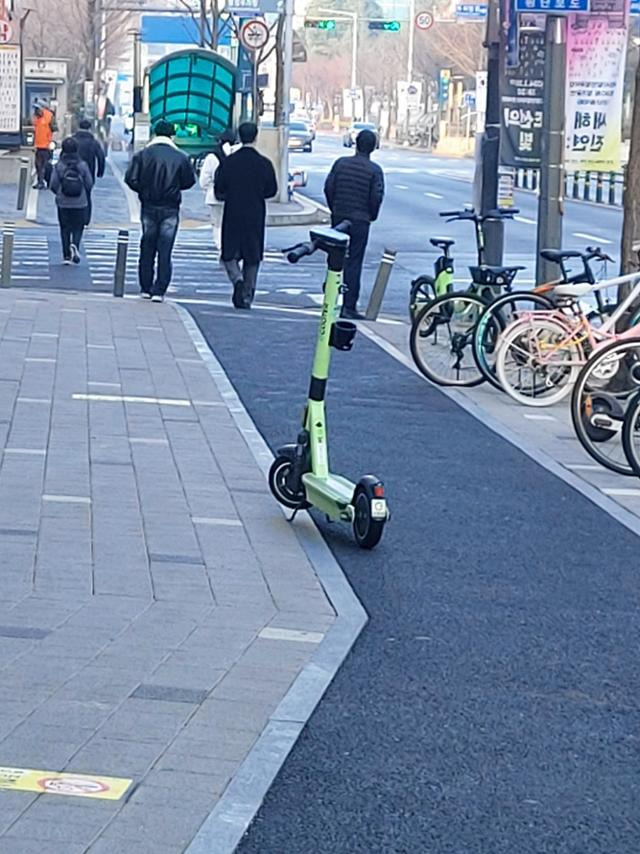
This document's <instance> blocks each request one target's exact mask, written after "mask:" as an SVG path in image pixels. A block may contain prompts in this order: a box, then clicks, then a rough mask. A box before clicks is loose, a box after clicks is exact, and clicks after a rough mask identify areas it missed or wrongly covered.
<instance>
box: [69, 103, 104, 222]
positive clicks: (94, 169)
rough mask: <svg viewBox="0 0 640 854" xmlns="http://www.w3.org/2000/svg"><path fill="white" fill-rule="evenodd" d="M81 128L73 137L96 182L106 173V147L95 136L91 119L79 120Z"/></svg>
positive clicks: (88, 217) (88, 209)
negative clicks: (92, 131)
mask: <svg viewBox="0 0 640 854" xmlns="http://www.w3.org/2000/svg"><path fill="white" fill-rule="evenodd" d="M78 127H79V130H77V131H76V132H75V133H74V135H73V139H75V141H76V142H77V143H78V154H79V155H80V159H81V160H84V162H85V163H86V164H87V166H88V167H89V174H90V175H91V178H92V180H93V183H94V184H95V182H96V176H97V177H98V178H102V176H103V175H104V166H105V157H104V149H103V147H102V146H101V145H100V143H99V142H98V140H97V139H96V138H95V136H94V135H93V134H92V133H91V122H90V121H89V119H82V120H81V121H80V122H78ZM91 211H92V205H91V193H89V198H88V204H87V221H86V222H85V225H89V223H90V222H91Z"/></svg>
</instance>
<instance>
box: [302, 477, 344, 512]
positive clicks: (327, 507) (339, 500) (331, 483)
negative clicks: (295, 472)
mask: <svg viewBox="0 0 640 854" xmlns="http://www.w3.org/2000/svg"><path fill="white" fill-rule="evenodd" d="M302 482H303V484H304V491H305V495H306V499H307V501H308V502H309V503H310V504H313V506H314V507H317V508H318V510H321V511H322V512H323V513H326V514H327V516H329V517H331V518H332V519H342V520H343V521H349V522H350V521H351V520H352V519H353V505H352V504H351V501H352V499H353V491H354V489H355V488H356V487H355V484H354V483H352V482H351V481H350V480H347V478H346V477H341V476H340V475H339V474H330V475H329V476H328V477H318V475H315V474H312V473H311V472H308V473H307V474H303V475H302Z"/></svg>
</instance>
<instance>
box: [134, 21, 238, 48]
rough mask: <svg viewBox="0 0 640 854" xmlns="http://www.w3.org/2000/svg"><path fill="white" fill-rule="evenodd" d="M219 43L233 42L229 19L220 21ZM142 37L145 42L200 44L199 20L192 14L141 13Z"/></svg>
mask: <svg viewBox="0 0 640 854" xmlns="http://www.w3.org/2000/svg"><path fill="white" fill-rule="evenodd" d="M218 33H219V38H218V44H221V45H223V44H224V45H229V44H231V31H230V29H229V26H228V23H227V21H222V20H220V21H218ZM140 39H141V41H143V42H144V43H145V44H198V43H199V41H200V32H199V27H198V22H197V21H195V20H194V19H193V18H192V17H191V15H141V16H140Z"/></svg>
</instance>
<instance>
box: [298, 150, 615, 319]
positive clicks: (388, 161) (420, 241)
mask: <svg viewBox="0 0 640 854" xmlns="http://www.w3.org/2000/svg"><path fill="white" fill-rule="evenodd" d="M350 153H351V150H349V149H347V148H343V147H342V144H341V140H340V138H338V137H336V136H328V135H320V136H319V137H318V139H317V140H316V143H315V148H314V151H313V153H312V154H294V155H293V156H292V164H293V165H295V166H300V167H301V168H304V169H305V170H306V171H307V173H308V176H309V183H308V186H307V188H306V189H305V190H304V191H303V192H304V193H306V195H308V196H309V197H310V198H312V199H315V200H316V201H319V202H322V203H324V195H323V191H322V189H323V185H324V179H325V176H326V174H327V173H328V171H329V169H330V168H331V164H332V163H333V161H334V160H335V159H336V157H341V156H343V155H347V156H348V155H349V154H350ZM374 157H375V159H376V160H377V162H378V163H380V165H381V166H382V168H383V170H384V173H385V179H386V198H385V201H384V204H383V207H382V211H381V214H380V217H379V220H378V222H377V223H375V224H374V225H373V227H372V230H371V237H370V242H369V250H368V255H367V269H366V272H365V282H367V283H369V282H372V281H373V278H374V277H375V268H376V267H377V265H378V263H379V261H380V258H381V256H382V252H383V250H384V248H385V247H389V248H393V249H396V250H397V253H398V255H397V262H396V270H395V271H394V273H393V274H392V278H391V281H390V284H389V289H388V296H387V299H386V302H385V310H387V311H390V312H392V313H402V312H404V311H405V307H406V293H407V291H408V281H410V279H411V278H412V277H414V276H416V275H418V274H419V273H432V271H433V261H434V259H435V257H436V255H437V251H436V250H434V249H433V247H431V246H430V244H429V237H433V236H436V235H437V236H441V235H446V236H450V237H452V238H454V239H455V240H456V245H455V247H454V249H453V252H454V257H455V258H456V260H457V270H458V272H459V274H460V275H461V276H462V277H464V276H465V274H466V267H467V266H468V265H469V264H472V263H475V259H476V254H475V252H476V250H475V239H474V235H473V226H472V225H470V224H469V223H449V224H446V223H445V222H444V221H443V220H442V219H441V218H440V217H439V216H438V214H439V212H440V211H441V210H447V209H449V210H451V209H461V208H462V207H463V206H464V205H465V204H468V203H471V201H472V186H471V181H472V179H473V169H474V164H473V161H472V160H470V159H466V158H445V157H439V156H436V155H431V154H427V153H425V152H420V151H415V150H412V149H409V150H406V149H402V148H383V149H381V150H379V151H377V152H376V153H375V154H374ZM516 205H517V207H518V208H519V209H520V214H519V215H518V217H517V219H516V220H514V221H510V222H508V223H507V224H506V230H505V259H504V260H505V263H511V264H523V265H525V267H526V268H527V269H526V270H525V271H523V273H522V274H520V276H519V278H518V282H519V283H520V285H522V286H524V287H527V286H531V285H532V284H533V277H534V268H535V249H536V222H537V197H536V196H535V195H534V194H533V193H530V192H524V191H516ZM564 220H565V221H564V241H563V242H564V246H565V248H567V249H584V247H585V246H587V245H594V244H597V245H600V246H601V247H602V248H603V249H604V250H605V251H606V252H608V253H609V254H611V255H612V257H613V258H614V259H617V258H618V256H619V244H620V233H621V229H622V211H621V208H619V207H609V206H607V205H595V204H589V203H584V202H570V201H568V202H567V203H566V212H565V218H564ZM616 271H617V269H616V267H615V266H614V267H613V268H611V269H610V271H609V273H610V275H614V274H615V272H616Z"/></svg>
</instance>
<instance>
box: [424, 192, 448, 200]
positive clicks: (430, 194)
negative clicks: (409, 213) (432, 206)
mask: <svg viewBox="0 0 640 854" xmlns="http://www.w3.org/2000/svg"><path fill="white" fill-rule="evenodd" d="M425 196H429V198H430V199H444V196H441V195H440V193H425Z"/></svg>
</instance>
